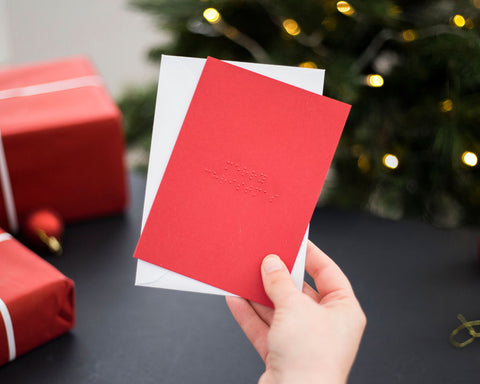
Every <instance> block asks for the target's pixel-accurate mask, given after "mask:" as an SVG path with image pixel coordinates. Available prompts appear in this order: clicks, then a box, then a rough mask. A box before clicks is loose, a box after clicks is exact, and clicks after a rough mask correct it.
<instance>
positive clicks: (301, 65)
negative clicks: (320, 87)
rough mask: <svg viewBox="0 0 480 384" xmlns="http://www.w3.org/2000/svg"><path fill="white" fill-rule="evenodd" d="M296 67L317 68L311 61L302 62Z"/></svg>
mask: <svg viewBox="0 0 480 384" xmlns="http://www.w3.org/2000/svg"><path fill="white" fill-rule="evenodd" d="M298 66H299V67H303V68H318V66H317V64H315V63H314V62H313V61H304V62H303V63H300V64H298Z"/></svg>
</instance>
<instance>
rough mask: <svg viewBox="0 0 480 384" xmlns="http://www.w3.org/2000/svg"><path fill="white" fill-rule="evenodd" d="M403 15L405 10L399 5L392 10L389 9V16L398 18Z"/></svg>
mask: <svg viewBox="0 0 480 384" xmlns="http://www.w3.org/2000/svg"><path fill="white" fill-rule="evenodd" d="M402 13H403V9H402V7H400V6H398V5H393V6H391V7H390V8H388V14H389V15H390V16H398V15H400V14H402Z"/></svg>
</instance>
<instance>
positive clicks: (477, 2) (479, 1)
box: [472, 0, 480, 8]
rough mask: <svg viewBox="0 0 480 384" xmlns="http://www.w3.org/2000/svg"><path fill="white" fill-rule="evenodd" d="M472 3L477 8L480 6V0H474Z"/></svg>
mask: <svg viewBox="0 0 480 384" xmlns="http://www.w3.org/2000/svg"><path fill="white" fill-rule="evenodd" d="M472 4H473V6H474V7H475V8H480V0H472Z"/></svg>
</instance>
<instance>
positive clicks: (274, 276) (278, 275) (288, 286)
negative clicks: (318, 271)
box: [262, 255, 299, 308]
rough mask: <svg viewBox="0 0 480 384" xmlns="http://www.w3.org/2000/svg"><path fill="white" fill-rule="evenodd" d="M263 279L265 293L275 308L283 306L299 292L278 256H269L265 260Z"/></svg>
mask: <svg viewBox="0 0 480 384" xmlns="http://www.w3.org/2000/svg"><path fill="white" fill-rule="evenodd" d="M262 279H263V286H264V288H265V292H266V293H267V296H268V297H269V298H270V300H272V302H273V304H274V305H275V308H278V307H279V306H281V305H283V304H284V303H285V302H286V300H287V299H288V298H289V297H290V296H291V295H292V294H297V293H298V292H299V291H298V290H297V288H296V287H295V284H294V283H293V280H292V277H291V276H290V273H289V272H288V269H287V267H286V266H285V264H284V263H283V261H282V260H281V259H280V258H279V257H278V256H277V255H268V256H267V257H265V259H263V263H262Z"/></svg>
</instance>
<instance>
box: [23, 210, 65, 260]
mask: <svg viewBox="0 0 480 384" xmlns="http://www.w3.org/2000/svg"><path fill="white" fill-rule="evenodd" d="M63 232H64V223H63V219H62V217H61V216H60V215H59V214H58V213H57V212H56V211H54V210H52V209H49V208H41V209H36V210H35V211H33V212H31V213H30V214H29V215H28V216H27V217H26V219H25V221H24V223H23V226H22V233H23V236H24V237H25V240H26V241H27V242H28V243H29V244H31V245H32V247H35V248H36V249H39V250H45V249H47V250H49V251H50V252H52V253H61V251H62V248H61V240H62V236H63Z"/></svg>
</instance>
